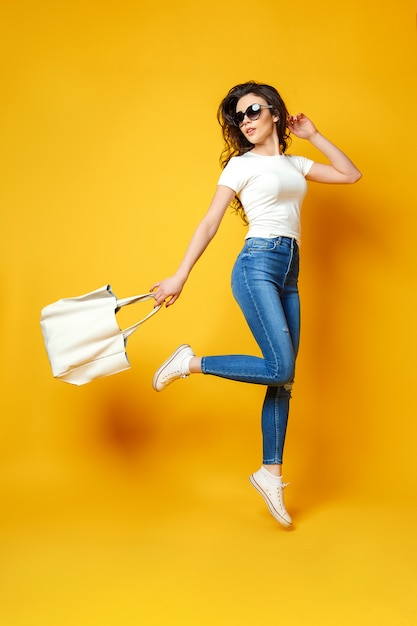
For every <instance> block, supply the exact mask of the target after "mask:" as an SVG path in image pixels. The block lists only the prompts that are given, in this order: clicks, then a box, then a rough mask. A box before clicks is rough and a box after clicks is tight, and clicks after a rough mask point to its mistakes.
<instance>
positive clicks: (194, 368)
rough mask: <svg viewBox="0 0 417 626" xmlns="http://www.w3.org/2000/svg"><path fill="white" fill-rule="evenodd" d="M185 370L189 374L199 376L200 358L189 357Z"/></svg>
mask: <svg viewBox="0 0 417 626" xmlns="http://www.w3.org/2000/svg"><path fill="white" fill-rule="evenodd" d="M184 365H185V363H184ZM187 368H188V370H189V373H190V374H201V357H198V356H192V357H190V359H189V361H188V363H187Z"/></svg>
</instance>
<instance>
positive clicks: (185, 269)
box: [175, 221, 217, 284]
mask: <svg viewBox="0 0 417 626" xmlns="http://www.w3.org/2000/svg"><path fill="white" fill-rule="evenodd" d="M216 231H217V228H215V227H213V226H211V225H210V224H208V223H206V222H205V221H202V222H200V224H199V225H198V226H197V228H196V230H195V231H194V234H193V236H192V237H191V240H190V243H189V244H188V247H187V250H186V252H185V255H184V258H183V259H182V261H181V263H180V265H179V266H178V269H177V271H176V272H175V276H176V277H177V278H178V279H179V280H180V281H181V282H182V283H183V284H184V283H185V281H186V280H187V278H188V276H189V274H190V272H191V270H192V269H193V267H194V265H195V264H196V263H197V261H198V259H199V258H200V257H201V255H202V254H203V252H204V251H205V250H206V248H207V246H208V245H209V243H210V241H211V240H212V239H213V237H214V235H215V234H216Z"/></svg>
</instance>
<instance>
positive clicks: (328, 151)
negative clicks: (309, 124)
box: [309, 131, 361, 181]
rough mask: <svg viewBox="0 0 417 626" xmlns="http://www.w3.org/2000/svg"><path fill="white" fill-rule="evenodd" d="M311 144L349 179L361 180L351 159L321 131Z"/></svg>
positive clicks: (313, 136) (316, 133)
mask: <svg viewBox="0 0 417 626" xmlns="http://www.w3.org/2000/svg"><path fill="white" fill-rule="evenodd" d="M309 140H310V143H311V144H312V145H313V146H314V147H315V148H317V150H319V151H320V152H321V153H322V154H323V155H324V156H325V157H326V158H327V159H328V161H329V162H330V164H331V165H332V166H333V167H334V168H335V169H336V170H337V171H338V172H340V173H341V174H343V175H344V176H346V177H347V178H348V179H350V180H352V181H355V180H358V179H359V178H360V176H361V175H360V172H359V170H358V169H357V167H356V166H355V165H354V163H353V162H352V161H351V160H350V159H349V157H348V156H347V155H346V154H345V153H344V152H343V151H342V150H340V148H338V147H337V146H335V144H334V143H332V142H331V141H329V139H327V138H326V137H325V136H324V135H322V134H321V133H320V132H319V131H316V132H315V133H314V134H313V135H312V136H311V137H310V138H309Z"/></svg>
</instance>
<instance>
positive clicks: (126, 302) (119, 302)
mask: <svg viewBox="0 0 417 626" xmlns="http://www.w3.org/2000/svg"><path fill="white" fill-rule="evenodd" d="M153 298H154V293H153V292H152V291H151V292H149V293H144V294H141V295H139V296H130V297H128V298H121V299H120V300H116V303H117V309H116V310H119V309H121V308H122V306H128V305H129V304H133V303H135V302H145V300H151V299H153ZM161 306H162V304H159V305H158V306H156V307H154V308H153V309H152V311H151V312H150V313H148V315H145V317H144V318H142V319H141V320H139V322H136V324H132V326H129V327H128V328H126V329H125V330H122V335H123V337H124V339H125V340H126V339H127V338H128V337H130V335H131V334H132V333H134V332H135V330H137V329H138V328H139V326H140V325H141V324H143V322H146V320H148V319H149V318H150V317H152V315H155V313H157V312H158V311H159V309H160V308H161Z"/></svg>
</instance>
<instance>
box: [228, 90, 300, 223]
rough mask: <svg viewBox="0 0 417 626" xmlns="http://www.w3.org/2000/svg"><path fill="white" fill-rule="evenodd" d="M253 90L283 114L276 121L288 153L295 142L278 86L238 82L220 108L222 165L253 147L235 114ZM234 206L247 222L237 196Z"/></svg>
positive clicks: (279, 135)
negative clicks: (239, 125) (238, 106)
mask: <svg viewBox="0 0 417 626" xmlns="http://www.w3.org/2000/svg"><path fill="white" fill-rule="evenodd" d="M250 93H253V94H255V95H257V96H260V97H261V98H264V99H265V100H266V102H267V103H268V104H270V105H272V106H273V109H271V115H277V116H278V118H279V119H278V121H277V122H276V123H275V124H276V128H277V133H278V139H279V145H280V148H281V152H282V153H284V152H285V151H286V149H287V148H288V147H289V145H290V143H291V139H290V133H289V130H288V128H287V118H288V110H287V107H286V106H285V103H284V101H283V99H282V98H281V96H280V94H279V93H278V91H277V90H276V89H275V87H272V86H271V85H265V84H262V83H257V82H255V81H249V82H247V83H241V84H240V85H235V86H234V87H232V88H231V89H230V91H229V92H228V94H227V95H226V97H225V98H223V100H222V101H221V103H220V105H219V108H218V111H217V119H218V121H219V124H220V126H221V129H222V134H223V139H224V148H223V150H222V152H221V155H220V164H221V166H222V168H225V167H226V165H227V164H228V162H229V161H230V159H231V158H232V157H233V156H240V155H241V154H245V153H246V152H249V151H250V150H252V148H253V144H252V143H250V141H248V139H246V137H245V135H244V134H243V133H242V132H241V130H240V128H238V126H236V125H235V123H234V115H235V113H236V106H237V103H238V101H239V100H240V98H242V97H243V96H247V95H248V94H250ZM231 206H232V208H233V209H234V210H235V211H236V212H237V213H239V214H240V215H241V217H242V218H243V220H244V221H245V222H247V219H246V215H245V211H244V209H243V206H242V203H241V202H240V200H239V198H238V197H237V196H236V197H235V199H234V200H233V202H232V205H231Z"/></svg>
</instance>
